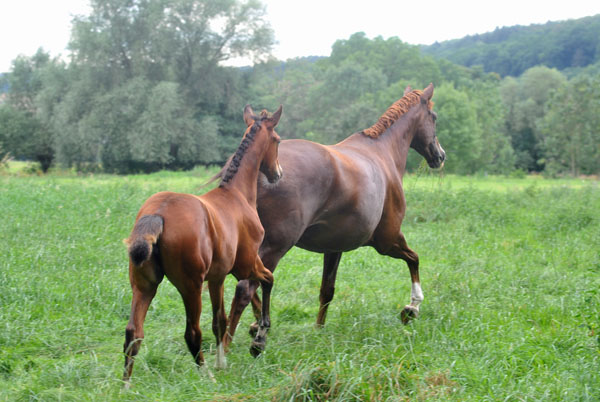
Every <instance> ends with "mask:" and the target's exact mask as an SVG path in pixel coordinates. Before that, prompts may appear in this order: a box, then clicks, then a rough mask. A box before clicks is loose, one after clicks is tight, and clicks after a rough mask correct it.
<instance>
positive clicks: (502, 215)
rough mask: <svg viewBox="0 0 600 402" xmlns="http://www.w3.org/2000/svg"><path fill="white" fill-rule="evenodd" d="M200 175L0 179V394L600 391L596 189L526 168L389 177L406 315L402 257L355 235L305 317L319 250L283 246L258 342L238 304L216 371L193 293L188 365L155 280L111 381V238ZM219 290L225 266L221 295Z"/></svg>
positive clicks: (178, 329) (190, 187)
mask: <svg viewBox="0 0 600 402" xmlns="http://www.w3.org/2000/svg"><path fill="white" fill-rule="evenodd" d="M214 173H215V170H214V169H213V170H212V171H206V170H196V171H194V172H190V173H187V172H185V173H184V172H159V173H154V174H151V175H139V176H125V177H124V176H119V177H115V176H107V175H93V176H86V177H76V176H68V175H66V176H56V175H53V174H50V175H47V176H43V177H37V176H34V177H0V181H1V183H0V205H2V206H3V218H4V220H3V226H2V230H0V255H2V256H3V258H2V259H0V306H1V308H0V400H10V401H12V400H23V399H24V400H30V399H32V400H93V401H96V400H97V401H107V400H110V401H131V400H152V401H154V400H169V401H178V400H186V401H190V400H194V401H208V400H213V401H214V400H292V399H293V400H307V401H308V400H361V401H362V400H417V401H418V400H427V401H483V400H490V401H492V400H493V401H496V400H545V401H558V400H566V401H573V400H581V401H596V400H598V399H599V398H600V393H599V392H600V391H599V390H600V374H599V373H600V370H598V367H599V364H600V353H599V352H600V349H599V347H600V344H599V343H598V342H599V338H598V337H599V334H600V332H599V330H600V328H599V326H598V322H599V320H598V317H599V314H600V292H599V291H598V289H600V275H599V274H600V254H599V253H598V247H597V239H598V238H599V236H600V232H599V230H600V212H599V210H598V208H597V200H598V197H599V196H600V194H599V187H598V185H597V182H596V181H591V180H575V179H571V180H567V179H560V180H548V179H543V178H540V177H539V176H538V177H526V178H523V179H514V178H511V179H508V178H503V177H498V176H493V177H492V176H489V177H477V178H464V177H456V176H451V175H446V176H444V177H439V176H419V177H415V176H411V175H407V176H406V177H405V180H404V184H405V190H406V195H407V202H408V205H409V208H408V210H407V215H406V217H405V220H404V225H403V232H404V233H405V235H406V238H407V240H408V243H409V245H410V246H411V248H413V249H414V250H415V251H416V252H418V253H419V256H420V263H421V264H420V267H421V269H420V273H421V280H422V285H423V290H424V294H425V300H424V302H423V304H422V305H421V315H420V317H419V318H418V319H417V320H415V321H414V322H413V323H412V324H411V325H409V326H404V325H402V323H401V320H400V316H399V315H400V311H401V309H402V307H403V306H404V305H405V304H406V303H408V302H409V300H410V276H409V274H408V269H407V268H406V264H405V263H404V262H402V261H395V260H393V259H391V258H389V257H383V256H380V255H378V254H377V253H376V252H375V251H374V250H372V249H370V248H361V249H359V250H356V251H353V252H349V253H344V256H343V257H342V261H341V265H340V269H339V273H338V279H337V283H336V293H335V298H334V299H333V302H332V303H331V306H330V307H329V313H328V318H327V323H326V325H325V327H324V328H322V329H316V328H314V320H315V317H316V315H317V312H318V294H319V284H320V280H321V269H322V268H321V267H322V256H321V255H319V254H316V253H310V252H306V251H303V250H300V249H297V248H294V249H292V250H291V251H290V252H289V253H288V254H287V255H286V256H285V257H284V258H283V259H282V260H281V262H280V264H279V266H278V268H277V270H276V271H275V286H274V289H273V297H272V309H271V314H272V315H271V316H272V328H271V330H270V332H269V339H268V343H267V350H266V352H265V354H264V355H263V356H262V357H260V358H258V359H253V358H252V357H251V356H250V354H249V353H248V347H249V344H250V338H249V337H248V336H247V334H246V329H247V328H248V326H249V324H250V323H251V322H252V321H253V318H254V317H253V316H252V313H251V311H250V309H248V310H247V311H246V312H245V314H244V315H243V317H242V321H241V324H240V327H239V329H238V331H237V334H236V337H235V339H234V341H233V343H232V347H231V351H230V353H229V354H228V356H227V359H228V363H229V368H228V369H227V370H215V369H214V368H213V366H214V362H215V351H214V345H215V339H214V336H213V335H212V331H211V319H212V317H211V316H212V314H211V311H210V307H208V306H209V305H210V302H209V298H208V293H204V294H203V299H204V300H203V307H204V309H203V314H202V320H201V329H202V330H203V335H204V338H203V339H204V350H205V356H206V359H207V362H206V366H205V367H202V368H200V369H198V368H196V367H195V365H194V363H193V359H192V357H191V356H190V355H189V352H188V350H187V347H186V345H185V341H184V339H183V333H184V330H185V312H184V308H183V304H182V302H181V298H180V296H179V294H178V293H177V291H176V290H175V288H174V286H172V285H171V284H170V283H169V282H168V281H164V282H163V283H162V284H161V286H160V287H159V290H158V294H157V296H156V298H155V299H154V300H153V302H152V305H151V307H150V310H149V312H148V316H147V318H146V325H145V339H144V342H143V344H142V348H141V351H140V354H139V355H138V358H137V360H136V366H135V369H134V373H133V378H132V388H131V389H128V390H126V389H123V384H122V382H121V374H122V367H123V356H122V354H121V351H122V345H123V341H124V329H125V326H126V323H127V319H128V316H129V309H130V302H131V290H130V286H129V282H128V276H127V254H126V249H125V247H124V246H123V244H122V241H121V240H122V239H123V238H125V237H127V235H128V233H129V231H130V230H131V227H132V224H133V221H134V219H135V214H136V212H137V210H138V208H139V207H140V205H141V204H142V202H143V201H144V200H145V199H146V198H147V197H148V196H150V195H151V194H153V193H154V192H157V191H162V190H167V189H168V190H171V191H181V192H192V193H200V192H203V191H205V190H206V189H200V188H199V183H202V182H204V181H205V180H206V179H207V178H208V177H210V176H211V175H212V174H214ZM41 228H43V230H42V229H41ZM234 288H235V280H234V279H233V278H228V280H227V281H226V287H225V297H226V305H227V306H229V301H230V300H231V297H232V296H233V293H234Z"/></svg>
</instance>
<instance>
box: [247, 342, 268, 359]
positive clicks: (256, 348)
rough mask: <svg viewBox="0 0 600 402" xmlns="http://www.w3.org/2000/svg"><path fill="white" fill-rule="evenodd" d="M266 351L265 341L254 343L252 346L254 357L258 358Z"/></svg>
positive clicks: (251, 351)
mask: <svg viewBox="0 0 600 402" xmlns="http://www.w3.org/2000/svg"><path fill="white" fill-rule="evenodd" d="M264 350H265V341H257V340H254V341H252V345H250V354H251V355H252V357H258V356H259V355H260V354H261V353H262V352H264Z"/></svg>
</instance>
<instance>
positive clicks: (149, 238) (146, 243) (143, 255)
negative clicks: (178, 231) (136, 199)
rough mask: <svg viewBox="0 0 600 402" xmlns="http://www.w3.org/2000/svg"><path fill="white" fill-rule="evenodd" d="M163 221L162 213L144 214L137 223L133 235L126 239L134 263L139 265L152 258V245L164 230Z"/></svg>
mask: <svg viewBox="0 0 600 402" xmlns="http://www.w3.org/2000/svg"><path fill="white" fill-rule="evenodd" d="M163 223H164V222H163V218H162V216H160V215H144V216H142V217H141V218H140V219H138V221H137V222H136V223H135V226H134V227H133V231H132V232H131V235H130V236H129V238H128V239H126V240H125V244H127V245H128V246H129V247H128V250H129V258H130V259H131V262H132V263H133V265H135V266H137V267H139V266H140V265H142V264H143V263H144V262H145V261H148V259H150V256H151V255H152V247H153V245H154V244H156V242H157V241H158V238H159V237H160V235H161V233H162V231H163Z"/></svg>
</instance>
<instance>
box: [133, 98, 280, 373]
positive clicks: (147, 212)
mask: <svg viewBox="0 0 600 402" xmlns="http://www.w3.org/2000/svg"><path fill="white" fill-rule="evenodd" d="M281 111H282V108H281V106H280V107H279V109H278V110H277V111H276V112H275V113H273V115H272V116H269V115H268V113H267V112H266V111H263V112H262V113H261V114H260V116H256V115H254V113H253V111H252V108H251V107H250V106H246V108H245V109H244V120H245V122H246V124H247V126H248V128H247V129H246V132H245V133H244V137H243V140H242V142H241V144H240V146H239V148H238V150H237V152H236V153H235V155H234V156H233V158H232V159H230V161H229V163H228V165H226V166H225V168H224V170H223V172H224V174H223V175H222V176H221V182H220V185H219V186H218V187H217V188H215V189H214V190H212V191H210V192H208V193H206V194H204V195H202V196H196V195H192V194H180V193H172V192H160V193H157V194H154V195H153V196H151V197H150V198H149V199H148V200H147V201H146V202H145V203H144V205H142V207H141V209H140V211H139V212H138V214H137V218H136V221H135V225H134V227H133V231H132V232H131V235H130V236H129V238H128V239H127V240H126V243H127V244H128V246H129V279H130V282H131V288H132V292H133V298H132V302H131V315H130V318H129V323H128V324H127V328H126V331H125V345H124V353H125V371H124V375H123V379H124V380H125V381H126V382H128V381H129V378H130V377H131V372H132V370H133V363H134V357H135V356H136V355H137V353H138V351H139V348H140V344H141V341H142V339H143V338H144V329H143V325H144V319H145V317H146V313H147V311H148V307H149V305H150V302H151V301H152V299H153V298H154V296H155V294H156V289H157V287H158V285H159V284H160V282H161V281H162V279H163V277H164V276H166V277H167V278H168V279H169V281H170V282H171V283H173V285H175V287H176V288H177V290H178V291H179V293H180V294H181V297H182V298H183V303H184V305H185V312H186V316H187V321H186V329H185V340H186V343H187V345H188V348H189V350H190V352H191V353H192V355H193V356H194V359H195V360H196V363H197V364H198V365H201V364H203V362H204V356H203V354H202V350H201V344H202V334H201V331H200V327H199V321H200V312H201V310H202V306H201V302H202V284H203V283H204V281H208V289H209V292H210V299H211V302H212V309H213V322H212V329H213V333H214V334H215V337H216V339H217V367H221V368H223V367H225V365H226V363H225V349H224V347H223V338H224V336H226V327H227V317H226V314H225V307H224V303H223V282H224V281H225V277H226V276H227V274H229V273H231V274H233V275H234V276H235V277H236V278H237V279H238V280H243V279H249V280H252V281H258V282H259V283H260V284H261V286H262V289H263V302H262V314H261V319H260V323H259V327H260V328H259V331H258V334H257V336H256V338H255V339H254V341H253V342H252V346H251V352H252V354H254V355H257V354H258V353H260V351H262V350H263V349H264V345H265V334H266V332H267V330H268V328H269V327H270V318H269V299H270V292H271V287H272V285H273V275H272V273H271V271H269V270H268V269H266V268H265V266H264V265H263V263H262V261H261V259H260V258H259V256H258V248H259V246H260V244H261V242H262V240H263V237H264V229H263V227H262V225H261V223H260V220H259V218H258V213H257V211H256V194H257V188H256V182H257V179H258V175H259V171H260V172H262V173H263V174H264V175H265V176H266V177H267V179H268V181H269V182H271V183H275V182H277V181H278V180H279V179H280V178H281V175H282V171H281V167H280V166H279V162H278V160H277V157H278V155H277V154H278V146H279V142H280V138H279V136H278V135H277V133H276V132H275V130H274V128H275V126H276V125H277V123H278V122H279V118H280V117H281Z"/></svg>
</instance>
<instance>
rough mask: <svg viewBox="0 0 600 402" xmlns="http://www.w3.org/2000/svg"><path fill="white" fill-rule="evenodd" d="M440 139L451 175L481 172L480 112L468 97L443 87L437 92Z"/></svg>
mask: <svg viewBox="0 0 600 402" xmlns="http://www.w3.org/2000/svg"><path fill="white" fill-rule="evenodd" d="M434 97H435V98H434V99H435V110H436V113H437V115H438V119H437V136H438V138H439V141H440V144H441V145H442V147H443V148H444V150H445V151H446V155H447V161H446V164H445V167H444V169H446V170H447V171H448V172H451V173H460V174H465V173H474V172H476V171H477V170H479V169H480V168H481V166H478V164H477V161H478V160H479V159H480V154H481V149H482V145H483V144H482V143H481V139H482V138H481V131H480V128H479V127H478V125H477V111H476V108H475V107H474V106H473V103H472V101H471V100H470V99H469V97H468V96H467V94H466V93H464V92H461V91H458V90H457V89H455V88H454V87H453V86H452V85H449V84H443V85H441V86H439V87H437V88H436V90H435V95H434Z"/></svg>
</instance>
